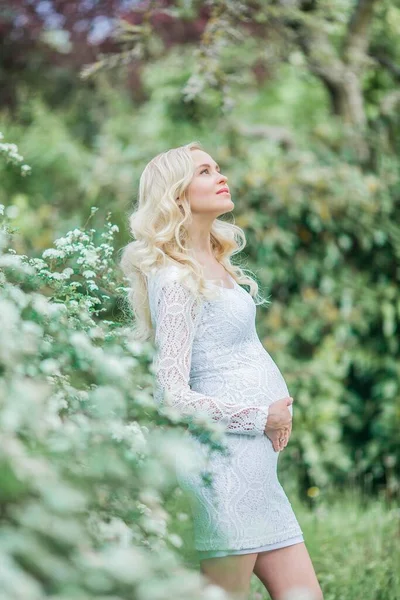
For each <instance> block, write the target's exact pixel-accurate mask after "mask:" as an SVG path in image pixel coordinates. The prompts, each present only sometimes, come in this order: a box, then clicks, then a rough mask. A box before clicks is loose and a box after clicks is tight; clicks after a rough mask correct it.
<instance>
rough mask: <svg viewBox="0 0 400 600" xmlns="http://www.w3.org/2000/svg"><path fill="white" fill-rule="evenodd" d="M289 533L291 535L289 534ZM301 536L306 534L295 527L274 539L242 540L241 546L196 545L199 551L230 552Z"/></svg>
mask: <svg viewBox="0 0 400 600" xmlns="http://www.w3.org/2000/svg"><path fill="white" fill-rule="evenodd" d="M288 533H289V535H287V534H288ZM299 536H304V533H303V531H302V530H301V529H298V528H296V529H293V530H292V531H289V532H288V531H285V534H284V537H282V534H281V535H280V536H275V538H273V539H272V540H269V541H267V542H266V541H265V538H264V539H262V538H259V539H258V540H254V539H252V540H247V542H243V541H242V542H241V545H240V547H230V548H229V549H228V548H210V547H208V548H204V547H203V548H199V547H198V546H196V545H195V549H196V551H197V552H200V553H201V552H204V553H206V552H210V553H211V552H230V551H231V550H232V551H235V552H236V551H239V550H248V549H251V548H258V547H261V546H268V545H270V544H278V543H280V542H286V541H290V540H291V539H292V538H294V537H299Z"/></svg>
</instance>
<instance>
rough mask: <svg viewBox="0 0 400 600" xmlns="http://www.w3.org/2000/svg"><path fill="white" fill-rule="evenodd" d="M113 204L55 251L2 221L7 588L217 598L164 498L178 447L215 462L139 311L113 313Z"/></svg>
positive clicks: (1, 418)
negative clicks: (186, 558) (145, 335)
mask: <svg viewBox="0 0 400 600" xmlns="http://www.w3.org/2000/svg"><path fill="white" fill-rule="evenodd" d="M1 209H2V211H1V212H4V207H3V206H1ZM95 212H96V209H95V208H94V209H93V210H92V214H94V213H95ZM109 216H110V215H108V216H107V219H106V223H105V228H104V231H103V232H96V230H95V229H93V228H91V229H86V228H82V229H79V228H75V229H74V230H73V231H70V232H68V233H67V234H66V235H65V236H64V237H62V238H58V239H57V240H56V241H55V243H54V247H53V248H49V249H47V250H45V251H44V252H43V253H42V257H41V258H30V257H28V256H26V255H20V254H18V253H17V252H16V250H15V249H14V248H12V247H8V249H6V248H7V245H8V244H10V243H11V242H12V241H13V237H12V236H13V227H12V223H11V222H10V220H9V219H7V218H6V219H3V222H2V227H1V229H0V236H1V237H0V249H1V253H0V267H1V272H0V328H1V331H2V335H1V342H0V377H1V379H0V431H1V439H2V444H1V450H0V510H1V515H2V518H1V521H0V540H1V541H0V555H1V562H2V574H1V576H0V579H1V588H2V593H1V594H0V595H1V597H2V598H7V599H8V600H12V599H17V598H18V599H19V598H27V597H29V598H32V600H36V599H38V600H39V599H41V598H43V597H52V598H55V597H57V598H69V599H70V598H83V597H85V598H93V599H94V598H102V597H104V598H110V597H111V596H112V597H113V598H115V599H121V600H122V599H124V598H126V599H128V598H129V599H131V598H133V597H134V598H137V599H138V600H140V599H143V600H145V599H146V600H148V599H150V598H154V599H155V598H165V600H167V598H170V597H171V596H173V597H175V598H182V600H183V599H184V598H187V597H188V596H189V595H190V596H191V597H194V598H199V599H200V598H204V599H206V598H209V599H210V600H211V598H215V597H216V596H215V588H214V587H213V586H206V585H205V582H204V580H203V578H202V576H201V575H200V573H198V572H194V571H190V570H188V569H186V568H185V567H184V566H183V565H182V562H181V559H180V557H179V554H178V553H177V551H176V550H177V548H178V547H179V546H180V545H181V544H182V540H181V539H180V538H179V536H178V535H177V534H175V533H171V531H170V525H171V516H170V515H169V514H168V513H167V512H166V511H165V509H164V508H163V506H164V503H165V498H166V497H167V496H168V495H169V494H170V492H171V490H173V489H174V488H175V487H176V478H175V468H176V467H175V460H176V457H177V456H178V455H182V456H184V460H182V461H180V468H181V469H182V472H183V473H184V472H185V471H186V470H192V469H194V468H199V467H200V468H201V467H202V466H203V465H201V464H199V460H198V457H197V456H195V455H194V454H193V451H192V450H191V448H190V447H189V446H188V445H187V443H186V441H185V439H184V436H183V435H182V433H183V431H184V429H185V428H186V425H187V423H185V422H184V421H181V420H180V418H179V415H177V414H176V413H175V412H174V411H172V410H171V409H170V410H168V409H167V408H164V410H162V411H161V410H160V411H159V410H158V409H157V407H156V406H155V404H154V401H153V398H152V391H153V377H152V366H151V359H152V358H153V353H154V348H153V347H151V345H149V344H142V345H139V344H137V343H136V342H135V341H133V339H132V337H131V329H130V328H129V323H123V324H118V323H117V322H114V321H111V320H105V319H99V316H100V315H101V313H102V312H103V311H104V310H106V308H107V303H108V302H109V300H110V295H111V294H114V295H117V296H118V295H122V293H123V292H124V291H125V289H126V288H124V287H123V284H124V280H123V279H121V278H120V277H119V278H118V276H117V273H118V271H117V268H116V265H115V263H114V262H113V261H114V256H113V255H114V247H113V242H114V235H115V233H116V231H117V230H118V228H117V227H116V226H115V225H113V224H111V223H110V222H109ZM96 234H97V235H96ZM195 431H197V432H199V433H204V434H205V435H204V438H203V439H204V440H205V442H204V443H206V444H207V445H208V446H209V449H210V451H212V450H214V451H222V450H223V445H221V442H220V440H221V433H220V432H218V428H217V427H215V426H213V425H212V424H211V425H208V424H207V422H206V421H204V419H200V418H199V419H198V422H197V424H196V423H195ZM161 580H162V582H163V586H162V593H161V591H160V589H159V583H158V582H159V581H161ZM160 594H161V595H160ZM218 597H221V598H223V597H225V596H224V595H223V594H222V592H221V595H220V596H218Z"/></svg>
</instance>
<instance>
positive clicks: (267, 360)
mask: <svg viewBox="0 0 400 600" xmlns="http://www.w3.org/2000/svg"><path fill="white" fill-rule="evenodd" d="M190 387H191V388H192V389H193V390H195V391H197V392H200V393H202V394H205V395H207V396H216V397H218V398H219V399H220V400H223V401H225V402H226V403H227V404H230V403H232V404H245V405H247V406H268V405H269V404H271V403H272V402H275V401H276V400H279V399H280V398H284V397H287V396H289V390H288V388H287V385H286V382H285V379H284V377H283V375H282V373H281V372H280V370H279V368H278V366H277V364H276V363H275V361H274V360H273V359H272V357H271V356H270V355H269V354H268V352H267V351H266V350H265V348H264V347H263V346H260V348H258V347H256V348H252V351H246V352H245V353H243V354H242V355H241V356H237V355H231V356H229V357H225V360H224V363H223V364H219V365H214V366H213V368H212V369H210V368H208V369H207V370H204V371H202V372H197V373H196V374H195V375H193V376H192V377H191V380H190Z"/></svg>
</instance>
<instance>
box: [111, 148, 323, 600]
mask: <svg viewBox="0 0 400 600" xmlns="http://www.w3.org/2000/svg"><path fill="white" fill-rule="evenodd" d="M233 207H234V204H233V202H232V199H231V194H230V191H229V187H228V185H227V178H226V176H225V175H222V173H221V172H220V169H219V166H218V165H217V164H216V163H215V161H214V160H213V159H212V157H211V156H210V155H209V154H207V153H206V152H205V151H204V150H203V149H202V147H201V145H200V144H199V143H197V142H193V143H190V144H187V145H185V146H181V147H179V148H173V149H171V150H168V151H166V152H163V153H161V154H159V155H157V156H156V157H155V158H154V159H153V160H151V161H150V162H149V164H148V165H147V166H146V168H145V169H144V171H143V174H142V176H141V179H140V185H139V199H138V205H137V208H136V209H135V211H134V213H133V214H132V215H131V218H130V228H131V232H132V234H133V235H134V237H135V238H136V239H135V241H133V242H131V243H130V244H128V245H127V246H126V248H125V249H124V253H123V257H122V260H121V266H122V269H123V270H124V272H125V274H126V275H127V276H128V277H129V278H130V281H131V286H130V293H129V297H130V301H131V304H132V307H133V310H134V312H135V316H136V321H135V329H136V336H137V339H139V340H146V339H148V338H151V337H152V336H154V337H152V339H153V340H154V342H155V344H156V347H157V353H156V358H155V363H154V371H155V398H156V400H157V402H158V403H159V404H160V405H161V404H163V403H165V404H168V405H170V406H173V407H176V409H177V410H179V412H180V413H181V414H183V415H192V414H193V413H206V414H207V415H208V416H209V417H210V418H211V419H212V420H213V421H215V422H218V423H220V424H221V425H223V428H224V432H225V435H224V442H225V445H226V446H227V448H228V454H225V455H222V454H220V453H216V452H214V453H213V454H212V455H210V456H206V448H205V445H204V444H202V443H201V442H200V440H199V439H197V438H196V436H195V435H193V434H191V433H190V427H189V431H188V432H187V435H188V436H189V437H190V439H191V442H192V443H193V444H194V446H195V448H196V449H197V452H198V453H199V454H201V453H202V454H203V456H204V459H205V460H206V461H207V462H206V464H207V471H209V472H210V473H211V475H212V482H211V486H206V485H205V484H204V483H203V480H202V478H201V475H200V474H199V473H196V474H190V475H182V474H181V475H179V474H178V479H179V483H180V485H181V486H182V488H184V489H186V490H188V492H189V497H190V500H191V507H192V514H193V525H194V533H195V546H196V549H197V551H198V554H199V558H200V565H201V572H202V573H203V574H204V576H205V577H206V579H208V580H209V581H210V582H212V583H214V584H217V585H219V586H221V587H222V588H224V589H225V590H227V591H229V592H230V593H231V594H232V597H235V598H238V599H239V598H240V599H245V598H247V594H248V591H249V584H250V578H251V574H252V573H253V572H254V573H255V574H256V576H257V577H258V578H259V579H260V580H261V581H262V583H263V584H264V586H265V587H266V589H267V590H268V592H269V594H270V595H271V598H272V599H273V600H284V599H285V598H290V595H288V594H290V592H293V593H294V596H293V598H295V597H296V594H295V591H300V590H301V591H302V592H308V595H307V596H306V597H307V598H310V600H321V599H322V598H323V596H322V591H321V588H320V585H319V583H318V580H317V577H316V575H315V571H314V568H313V565H312V562H311V559H310V556H309V553H308V551H307V548H306V546H305V543H304V538H303V532H302V530H301V528H300V525H299V523H298V521H297V519H296V516H295V514H294V512H293V509H292V506H291V504H290V502H289V500H288V498H287V496H286V494H285V491H284V490H283V488H282V486H281V484H280V483H279V480H278V477H277V461H278V456H279V452H280V451H281V450H283V449H284V448H285V446H286V445H287V443H288V440H289V436H290V433H291V424H292V414H293V411H292V406H291V404H292V402H293V399H292V398H291V397H290V396H289V392H288V389H287V386H286V383H285V380H284V378H283V377H282V374H281V372H280V370H279V368H278V367H277V365H276V364H275V362H274V360H273V359H272V358H271V356H270V355H269V353H268V352H267V351H266V349H265V348H264V347H263V345H262V344H261V342H260V340H259V338H258V335H257V332H256V327H255V318H256V304H255V301H254V299H253V298H254V297H256V298H257V299H259V296H258V286H257V283H256V282H255V281H254V280H253V279H252V278H251V277H249V276H248V275H246V274H245V273H244V271H243V270H242V269H241V268H240V267H238V266H234V265H232V264H231V262H230V257H231V256H232V254H234V253H237V252H238V251H239V250H241V249H242V248H243V247H244V245H245V237H244V233H243V231H242V230H241V229H240V228H239V227H237V226H236V225H233V224H231V223H228V222H224V221H222V220H220V219H218V217H219V216H220V215H222V214H224V213H227V212H230V211H231V210H232V209H233ZM240 284H245V285H248V286H249V287H250V292H247V291H246V290H245V289H243V288H242V287H241V285H240ZM304 597H305V596H304V595H303V596H302V598H304Z"/></svg>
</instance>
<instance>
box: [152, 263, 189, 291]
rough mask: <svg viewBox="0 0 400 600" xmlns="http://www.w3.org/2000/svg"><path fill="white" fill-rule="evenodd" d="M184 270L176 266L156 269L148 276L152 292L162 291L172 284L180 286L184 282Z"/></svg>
mask: <svg viewBox="0 0 400 600" xmlns="http://www.w3.org/2000/svg"><path fill="white" fill-rule="evenodd" d="M182 275H183V273H182V269H181V268H180V267H178V266H175V265H168V266H165V267H159V268H157V269H154V270H153V271H151V273H149V274H148V275H147V282H148V286H149V291H150V290H156V289H160V288H163V287H166V286H169V285H170V284H174V283H176V284H179V283H181V281H182Z"/></svg>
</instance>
